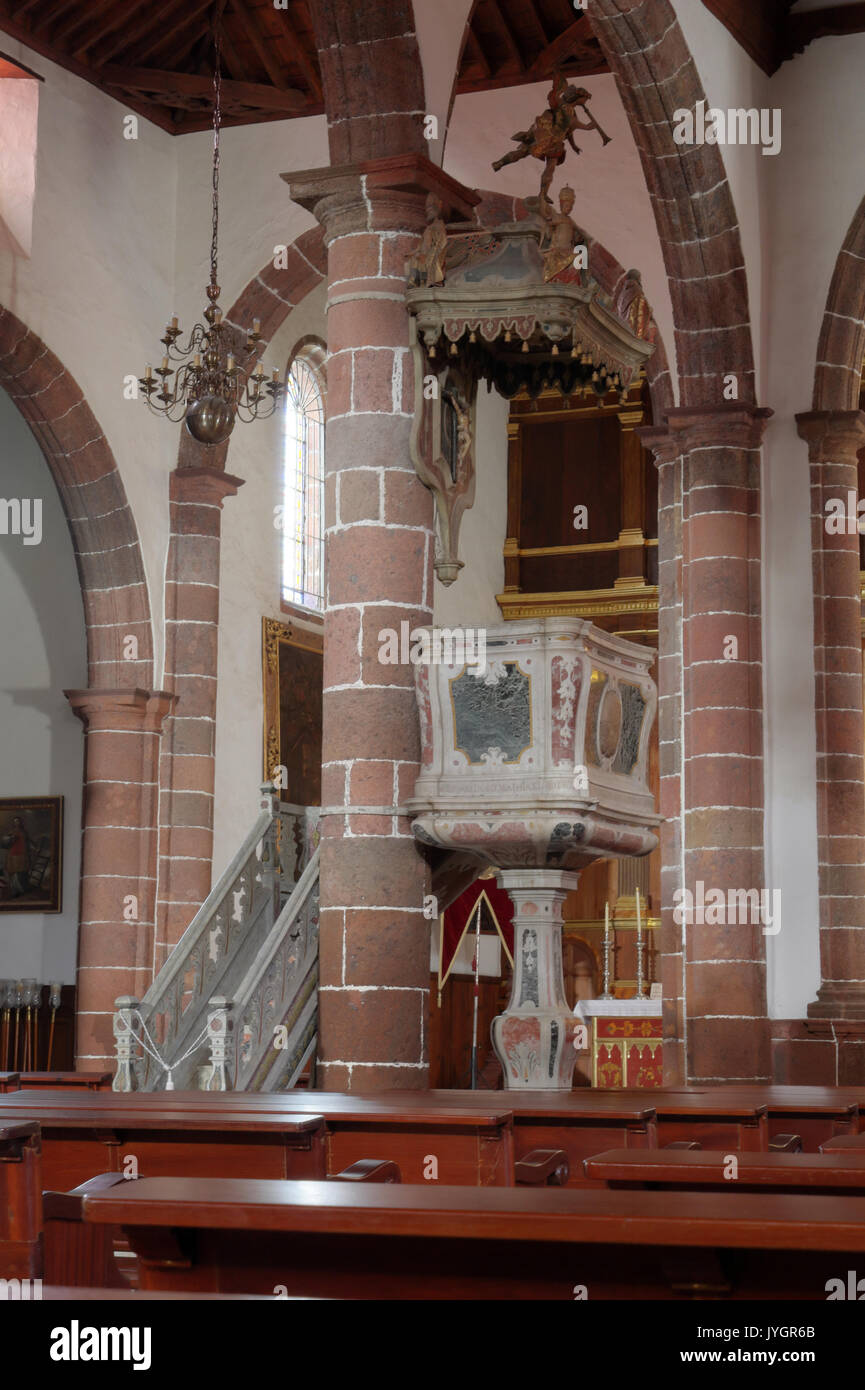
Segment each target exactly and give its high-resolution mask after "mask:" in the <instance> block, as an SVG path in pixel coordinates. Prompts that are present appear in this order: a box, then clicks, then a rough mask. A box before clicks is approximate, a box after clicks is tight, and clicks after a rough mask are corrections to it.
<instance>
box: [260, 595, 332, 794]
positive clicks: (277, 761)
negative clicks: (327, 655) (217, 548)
mask: <svg viewBox="0 0 865 1390" xmlns="http://www.w3.org/2000/svg"><path fill="white" fill-rule="evenodd" d="M261 645H262V673H263V680H264V769H263V770H264V779H265V781H271V780H275V781H277V785H278V786H279V789H280V797H281V799H282V800H283V801H288V802H291V803H292V804H294V805H297V806H320V805H321V696H322V682H323V670H322V665H323V649H324V642H323V637H322V634H321V633H320V632H310V631H309V630H308V629H306V628H301V627H298V626H297V625H296V624H294V623H283V622H279V621H278V620H277V619H275V618H263V619H262V643H261ZM280 769H281V774H280ZM278 774H280V775H279V776H278Z"/></svg>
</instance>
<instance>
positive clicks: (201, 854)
mask: <svg viewBox="0 0 865 1390" xmlns="http://www.w3.org/2000/svg"><path fill="white" fill-rule="evenodd" d="M242 482H243V479H242V478H235V477H233V476H232V475H231V474H230V473H224V472H223V471H222V470H221V469H219V468H207V467H202V466H200V465H196V466H183V465H181V466H180V467H178V468H176V469H175V470H174V472H173V473H172V474H171V482H170V506H171V517H170V525H171V532H170V536H169V542H168V561H167V565H166V574H165V682H166V684H167V685H168V686H170V688H171V689H172V690H173V691H174V692H175V694H176V696H177V700H176V704H175V706H174V710H173V711H172V713H171V715H170V716H169V718H168V720H167V721H166V725H165V734H164V736H163V740H162V760H161V766H160V799H159V869H158V872H159V894H158V900H157V912H156V922H157V934H156V942H155V951H154V958H153V960H152V962H151V964H152V969H153V970H154V972H155V971H156V970H158V969H159V968H160V966H161V964H162V962H163V960H164V959H165V956H166V955H167V953H168V951H170V949H171V947H172V946H173V945H174V944H175V943H176V942H177V941H178V940H179V939H180V937H181V936H182V935H183V932H184V931H185V930H186V928H187V927H188V926H189V923H190V922H191V921H192V918H193V917H194V916H195V913H196V912H197V910H198V908H199V907H200V906H201V904H202V903H203V901H204V899H205V898H206V897H207V895H208V893H209V892H210V880H211V869H212V861H213V785H214V745H215V730H216V722H215V721H216V689H217V655H218V645H219V548H220V529H221V522H222V504H223V501H224V499H225V498H226V497H233V496H234V494H235V493H236V492H237V489H238V488H239V487H240V486H241V485H242Z"/></svg>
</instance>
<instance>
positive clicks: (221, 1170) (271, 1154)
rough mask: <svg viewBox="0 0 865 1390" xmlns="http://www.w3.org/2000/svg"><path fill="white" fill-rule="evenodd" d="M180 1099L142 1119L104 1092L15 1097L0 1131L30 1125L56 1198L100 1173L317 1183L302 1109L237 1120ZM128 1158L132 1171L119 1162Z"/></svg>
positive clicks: (313, 1135)
mask: <svg viewBox="0 0 865 1390" xmlns="http://www.w3.org/2000/svg"><path fill="white" fill-rule="evenodd" d="M181 1097H182V1093H181V1092H171V1093H169V1094H168V1095H167V1096H166V1095H163V1097H162V1103H161V1105H159V1106H158V1107H151V1108H150V1109H149V1110H147V1111H146V1112H145V1111H141V1110H139V1109H133V1108H131V1107H129V1106H126V1105H124V1103H123V1102H124V1099H125V1098H124V1097H123V1096H118V1095H115V1094H114V1093H112V1092H110V1091H85V1092H68V1093H62V1092H55V1091H18V1092H12V1093H11V1094H9V1095H5V1096H2V1097H0V1124H3V1123H12V1122H15V1123H20V1122H22V1121H26V1120H31V1121H34V1120H35V1121H38V1123H39V1125H40V1127H41V1130H42V1172H43V1183H44V1186H45V1187H46V1188H50V1189H52V1190H55V1191H58V1192H67V1191H69V1189H71V1188H74V1187H77V1186H78V1185H79V1184H80V1183H82V1182H85V1181H87V1179H89V1178H92V1177H93V1175H94V1174H97V1173H106V1172H109V1173H123V1172H124V1171H127V1172H133V1173H134V1172H136V1171H137V1172H141V1173H147V1174H148V1175H149V1176H154V1177H158V1176H161V1175H165V1176H177V1175H181V1174H183V1175H187V1176H190V1177H202V1178H203V1177H231V1176H233V1175H235V1174H237V1173H249V1174H250V1175H251V1176H262V1177H270V1178H284V1177H292V1178H323V1177H324V1176H325V1174H326V1171H327V1169H326V1147H325V1131H324V1120H323V1118H322V1116H321V1115H317V1114H310V1113H309V1107H308V1106H307V1110H306V1111H300V1110H297V1111H295V1112H294V1113H291V1114H271V1113H262V1112H260V1111H259V1112H256V1111H250V1110H247V1111H244V1112H243V1113H241V1114H237V1113H235V1112H233V1111H231V1110H225V1111H221V1112H220V1111H217V1112H211V1111H207V1110H204V1111H201V1110H187V1109H186V1107H185V1106H184V1104H183V1100H182V1098H181ZM368 1153H369V1150H367V1152H366V1154H363V1155H358V1157H366V1156H367V1155H368ZM130 1157H132V1158H134V1159H135V1165H136V1166H133V1165H130V1164H129V1163H128V1162H127V1159H128V1158H130Z"/></svg>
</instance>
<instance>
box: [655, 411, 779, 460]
mask: <svg viewBox="0 0 865 1390" xmlns="http://www.w3.org/2000/svg"><path fill="white" fill-rule="evenodd" d="M774 413H775V412H774V411H773V410H771V409H770V408H769V407H768V406H758V405H743V404H742V403H741V402H739V401H725V402H724V403H723V404H722V405H714V406H707V405H678V406H674V407H673V409H672V410H668V411H667V412H666V415H665V419H666V423H667V428H668V429H669V430H670V431H671V433H673V434H674V435H676V436H678V438H679V439H680V440H681V443H680V446H679V447H680V452H681V453H689V452H690V451H691V449H701V448H702V449H713V448H717V449H725V448H726V449H759V447H760V445H761V444H762V442H763V435H764V433H765V431H766V425H767V424H768V423H769V420H770V418H771V416H772V415H774Z"/></svg>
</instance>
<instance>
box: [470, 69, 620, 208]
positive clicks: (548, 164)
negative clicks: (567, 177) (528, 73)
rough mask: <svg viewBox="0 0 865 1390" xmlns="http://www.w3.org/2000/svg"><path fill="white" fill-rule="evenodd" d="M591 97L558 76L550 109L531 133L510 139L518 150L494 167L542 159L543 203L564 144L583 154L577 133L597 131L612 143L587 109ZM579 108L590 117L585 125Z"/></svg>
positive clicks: (550, 96)
mask: <svg viewBox="0 0 865 1390" xmlns="http://www.w3.org/2000/svg"><path fill="white" fill-rule="evenodd" d="M590 95H591V93H590V92H587V91H586V89H585V87H574V86H573V85H571V84H570V83H569V82H567V81H566V79H565V78H564V77H563V76H562V74H561V73H557V74H556V78H555V81H554V83H553V86H552V88H551V90H550V93H549V95H548V97H547V102H548V103H549V109H548V110H547V111H542V112H541V114H540V116H536V117H535V119H534V120H533V121H532V124H531V126H530V127H529V129H528V130H518V131H517V132H516V134H515V135H513V136H512V137H511V138H512V139H513V140H514V141H515V142H516V144H517V146H518V148H517V149H515V150H511V151H510V153H509V154H506V155H502V158H501V159H497V160H496V161H495V163H494V164H493V168H494V169H496V170H498V169H503V168H504V166H505V165H506V164H516V163H517V162H518V160H520V159H527V158H528V157H529V155H532V156H533V157H534V158H535V159H541V160H543V161H544V172H543V174H542V175H541V202H542V203H544V202H545V201H546V200H547V198H548V195H549V189H550V184H551V183H552V181H553V175H554V174H555V172H556V169H557V168H558V167H559V165H560V164H561V163H562V162H563V161H564V158H565V145H566V144H568V145H570V147H571V149H572V150H573V151H574V154H579V153H580V148H579V146H578V145H577V144H576V143H575V141H574V131H575V130H596V131H597V132H598V134H599V135H600V136H601V139H602V140H603V142H604V144H605V145H608V144H609V143H610V137H609V136H608V135H606V134H605V133H604V131H603V130H601V127H600V126H599V125H598V123H597V121H596V120H595V118H594V116H593V115H592V114H591V112H589V111H587V110H586V102H587V101H588V100H589V97H590ZM578 106H581V107H582V108H583V115H584V116H587V117H588V121H587V122H586V124H583V122H582V121H581V120H580V118H579V116H578V114H577V107H578Z"/></svg>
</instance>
